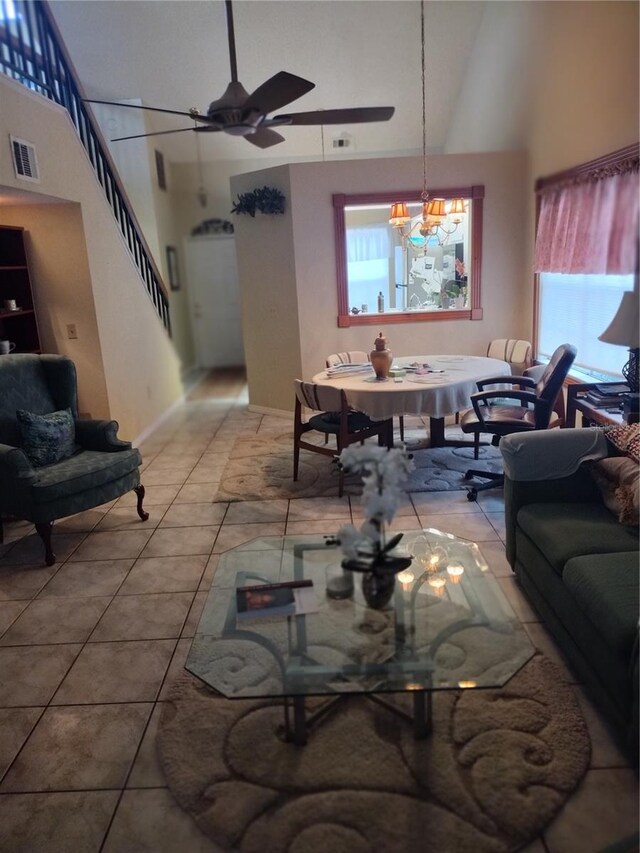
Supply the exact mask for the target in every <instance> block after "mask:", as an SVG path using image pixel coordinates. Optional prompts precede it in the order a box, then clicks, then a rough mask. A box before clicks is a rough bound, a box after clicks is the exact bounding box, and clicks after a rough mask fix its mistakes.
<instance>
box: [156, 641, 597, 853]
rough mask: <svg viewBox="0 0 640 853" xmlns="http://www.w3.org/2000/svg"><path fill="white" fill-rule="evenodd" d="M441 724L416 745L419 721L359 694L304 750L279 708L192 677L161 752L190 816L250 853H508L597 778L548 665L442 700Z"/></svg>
mask: <svg viewBox="0 0 640 853" xmlns="http://www.w3.org/2000/svg"><path fill="white" fill-rule="evenodd" d="M401 699H402V697H400V700H401ZM315 701H316V703H320V702H322V701H324V700H315ZM433 714H434V716H433V732H432V734H431V735H430V736H429V737H428V738H427V739H426V740H423V741H415V740H414V739H413V735H412V731H411V727H410V726H409V725H408V724H406V723H404V722H402V721H400V720H398V719H397V718H396V717H395V716H393V715H391V714H390V713H389V712H388V711H387V710H385V709H383V708H381V707H379V706H378V705H375V704H374V703H373V702H370V701H367V700H366V699H363V698H361V697H358V696H350V697H349V699H348V701H347V702H346V703H345V704H343V705H342V706H341V707H340V708H339V709H338V710H337V711H335V712H334V713H331V714H329V715H328V716H327V718H326V720H325V721H324V722H323V723H322V724H321V725H320V726H318V727H317V729H315V730H314V731H313V732H312V734H311V736H310V739H309V742H308V744H307V746H305V747H296V746H293V745H292V744H288V743H284V742H283V741H282V740H280V739H279V737H278V736H277V734H276V731H277V727H278V726H279V724H280V723H281V722H282V709H281V707H280V706H279V705H275V704H273V703H272V702H270V701H269V700H235V701H230V700H226V699H222V698H220V697H218V696H216V695H213V694H212V693H211V692H210V691H209V690H208V689H207V688H206V687H204V686H203V685H201V684H199V683H196V681H195V679H193V678H192V677H191V676H188V675H186V674H185V675H184V676H183V677H181V678H180V679H179V680H178V681H177V682H176V683H175V684H174V686H173V688H172V689H171V691H170V694H169V698H168V702H167V703H166V704H165V707H164V710H163V714H162V717H161V720H160V726H159V732H158V750H159V755H160V761H161V765H162V768H163V771H164V773H165V776H166V778H167V782H168V785H169V788H170V789H171V791H172V793H173V795H174V796H175V798H176V800H177V801H178V803H179V804H180V805H181V806H182V808H183V809H185V810H186V811H187V812H188V813H189V814H190V815H191V816H192V817H193V818H194V820H195V821H196V823H197V824H198V826H199V828H200V829H201V830H202V831H203V832H204V833H205V834H206V835H207V836H209V837H210V838H211V839H213V841H214V842H216V843H217V844H218V845H220V846H221V847H222V848H223V849H227V850H238V851H242V853H264V851H269V853H326V851H331V853H377V851H385V853H414V851H415V853H417V851H420V853H436V851H437V853H453V851H455V853H509V851H515V850H517V849H519V848H520V847H521V846H523V845H524V844H526V843H527V842H529V841H531V840H533V839H534V838H536V837H537V836H538V835H539V834H540V833H541V832H542V830H543V829H544V827H545V826H546V825H547V824H548V823H549V822H550V821H551V819H552V818H553V817H554V815H555V814H556V813H557V812H558V811H559V809H560V808H561V807H562V806H563V804H564V803H565V802H566V800H567V799H568V797H569V796H570V794H571V792H572V791H573V790H574V789H575V788H576V787H577V785H578V784H579V782H580V780H581V778H582V777H583V775H584V773H585V772H586V770H587V768H588V765H589V756H590V741H589V735H588V732H587V728H586V724H585V721H584V718H583V716H582V713H581V710H580V707H579V705H578V702H577V699H576V697H575V695H574V694H573V692H572V690H571V688H570V687H569V686H568V685H566V684H565V683H563V681H562V676H561V674H560V671H559V669H558V668H557V667H556V665H555V664H553V663H552V662H551V661H549V660H548V659H547V658H545V657H543V656H542V655H536V656H534V657H533V658H532V659H531V660H530V662H529V663H528V664H527V665H526V666H525V667H524V668H523V669H522V670H521V671H520V672H519V673H518V674H517V675H516V676H514V678H512V679H511V680H510V681H509V683H508V684H507V686H506V687H504V688H502V689H501V690H486V691H484V690H483V691H480V690H477V691H474V690H466V691H455V692H442V693H438V694H436V696H435V697H434V710H433Z"/></svg>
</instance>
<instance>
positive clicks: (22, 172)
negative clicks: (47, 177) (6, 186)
mask: <svg viewBox="0 0 640 853" xmlns="http://www.w3.org/2000/svg"><path fill="white" fill-rule="evenodd" d="M10 139H11V153H12V154H13V168H14V169H15V172H16V178H20V179H21V180H23V181H32V182H33V183H34V184H39V183H40V175H39V173H38V160H37V158H36V149H35V147H34V146H33V145H32V144H31V143H30V142H27V141H26V139H18V138H17V137H15V136H11V137H10Z"/></svg>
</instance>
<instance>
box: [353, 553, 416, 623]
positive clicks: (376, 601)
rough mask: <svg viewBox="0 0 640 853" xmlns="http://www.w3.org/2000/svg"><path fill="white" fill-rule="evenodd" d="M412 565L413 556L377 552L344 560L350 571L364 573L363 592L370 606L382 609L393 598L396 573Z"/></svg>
mask: <svg viewBox="0 0 640 853" xmlns="http://www.w3.org/2000/svg"><path fill="white" fill-rule="evenodd" d="M410 565H411V557H393V556H390V555H388V554H375V555H371V556H366V557H357V558H356V559H349V560H343V561H342V568H343V569H345V570H346V571H348V572H359V573H361V574H362V594H363V596H364V600H365V601H366V602H367V604H368V605H369V607H371V608H373V609H374V610H381V609H382V608H383V607H385V606H386V605H387V604H388V603H389V601H390V600H391V596H392V595H393V591H394V589H395V585H396V575H397V574H398V572H403V571H404V570H405V569H408V568H409V566H410Z"/></svg>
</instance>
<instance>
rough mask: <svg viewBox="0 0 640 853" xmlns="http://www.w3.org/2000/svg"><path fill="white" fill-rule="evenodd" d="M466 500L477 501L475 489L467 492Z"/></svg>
mask: <svg viewBox="0 0 640 853" xmlns="http://www.w3.org/2000/svg"><path fill="white" fill-rule="evenodd" d="M467 500H468V501H477V500H478V492H477V490H476V489H469V491H468V492H467Z"/></svg>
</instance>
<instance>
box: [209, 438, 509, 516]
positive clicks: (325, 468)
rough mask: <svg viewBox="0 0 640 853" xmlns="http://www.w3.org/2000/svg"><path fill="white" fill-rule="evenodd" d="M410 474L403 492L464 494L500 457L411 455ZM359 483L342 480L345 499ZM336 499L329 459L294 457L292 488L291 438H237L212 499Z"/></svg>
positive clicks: (461, 451) (494, 453) (459, 450)
mask: <svg viewBox="0 0 640 853" xmlns="http://www.w3.org/2000/svg"><path fill="white" fill-rule="evenodd" d="M411 453H412V454H413V461H414V463H415V466H416V470H415V471H413V472H412V473H411V474H410V476H409V483H408V485H407V488H406V490H407V491H408V492H441V491H448V490H457V489H464V488H466V487H468V486H469V483H468V482H467V481H465V479H464V473H465V471H466V470H467V469H468V468H470V467H473V468H477V469H479V470H487V471H496V472H497V471H502V456H501V454H500V451H499V450H498V448H496V447H491V446H487V447H481V448H480V459H478V460H474V459H473V449H472V448H470V447H439V448H435V449H433V450H431V449H425V450H422V449H420V450H411ZM360 482H361V481H360V479H359V478H349V477H347V478H345V494H348V495H359V494H360V491H361V485H360ZM337 494H338V469H337V466H336V465H335V463H332V462H331V460H330V459H329V457H326V456H320V454H318V453H310V452H309V451H304V450H302V451H301V452H300V469H299V477H298V480H297V482H294V481H293V438H292V435H291V433H284V434H279V433H274V435H273V437H267V438H265V437H262V436H260V437H250V438H246V437H240V438H238V439H236V442H235V444H234V447H233V450H232V452H231V456H230V458H229V461H228V462H227V465H226V466H225V469H224V471H223V474H222V479H221V481H220V485H219V487H218V491H217V494H216V500H220V501H250V500H268V499H269V498H305V497H333V496H335V495H337Z"/></svg>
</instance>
